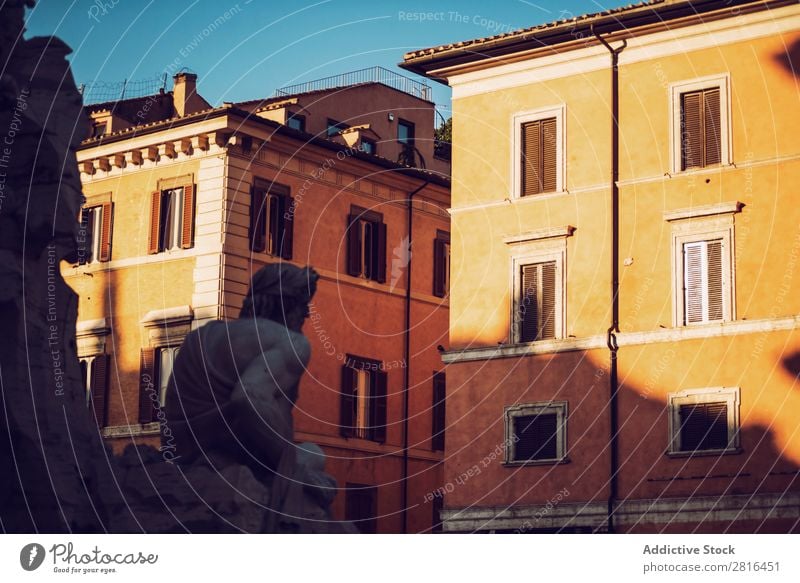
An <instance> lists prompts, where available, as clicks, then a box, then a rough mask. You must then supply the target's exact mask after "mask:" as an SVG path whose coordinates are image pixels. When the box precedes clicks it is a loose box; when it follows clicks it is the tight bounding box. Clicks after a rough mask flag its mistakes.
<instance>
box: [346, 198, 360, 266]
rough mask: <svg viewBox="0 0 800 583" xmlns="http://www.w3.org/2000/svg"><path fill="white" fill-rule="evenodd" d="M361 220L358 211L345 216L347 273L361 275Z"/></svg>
mask: <svg viewBox="0 0 800 583" xmlns="http://www.w3.org/2000/svg"><path fill="white" fill-rule="evenodd" d="M361 245H362V243H361V221H360V220H359V215H358V213H350V214H349V215H348V216H347V273H348V274H350V275H354V276H356V277H358V276H360V275H361Z"/></svg>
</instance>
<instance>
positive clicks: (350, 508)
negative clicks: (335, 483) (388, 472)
mask: <svg viewBox="0 0 800 583" xmlns="http://www.w3.org/2000/svg"><path fill="white" fill-rule="evenodd" d="M345 490H346V494H345V499H344V500H345V501H344V515H345V520H348V521H350V522H352V523H353V525H354V526H355V527H356V528H357V529H358V531H359V532H361V533H362V534H375V533H376V532H377V514H378V489H377V488H376V487H375V486H368V485H366V484H352V483H347V484H346V485H345Z"/></svg>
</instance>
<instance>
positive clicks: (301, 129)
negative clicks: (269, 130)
mask: <svg viewBox="0 0 800 583" xmlns="http://www.w3.org/2000/svg"><path fill="white" fill-rule="evenodd" d="M292 120H296V121H297V122H298V123H299V125H300V127H299V128H296V127H293V126H292V125H291V123H290V122H291V121H292ZM286 125H287V126H288V127H290V128H292V129H293V130H296V131H298V132H305V131H306V116H304V115H300V114H299V113H290V114H289V117H288V118H286Z"/></svg>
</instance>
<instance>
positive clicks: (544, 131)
mask: <svg viewBox="0 0 800 583" xmlns="http://www.w3.org/2000/svg"><path fill="white" fill-rule="evenodd" d="M556 131H557V130H556V118H554V117H551V118H548V119H543V120H542V121H541V132H540V133H541V136H542V145H541V152H542V174H541V177H542V192H555V190H556V185H557V181H558V166H557V164H556V156H557V153H558V141H557V139H556V138H557V136H556Z"/></svg>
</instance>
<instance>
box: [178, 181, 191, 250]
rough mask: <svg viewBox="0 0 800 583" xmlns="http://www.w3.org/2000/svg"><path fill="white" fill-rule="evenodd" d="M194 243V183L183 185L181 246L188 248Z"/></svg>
mask: <svg viewBox="0 0 800 583" xmlns="http://www.w3.org/2000/svg"><path fill="white" fill-rule="evenodd" d="M193 243H194V185H193V184H187V185H185V186H184V187H183V231H182V232H181V248H182V249H189V248H190V247H191V246H192V244H193Z"/></svg>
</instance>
